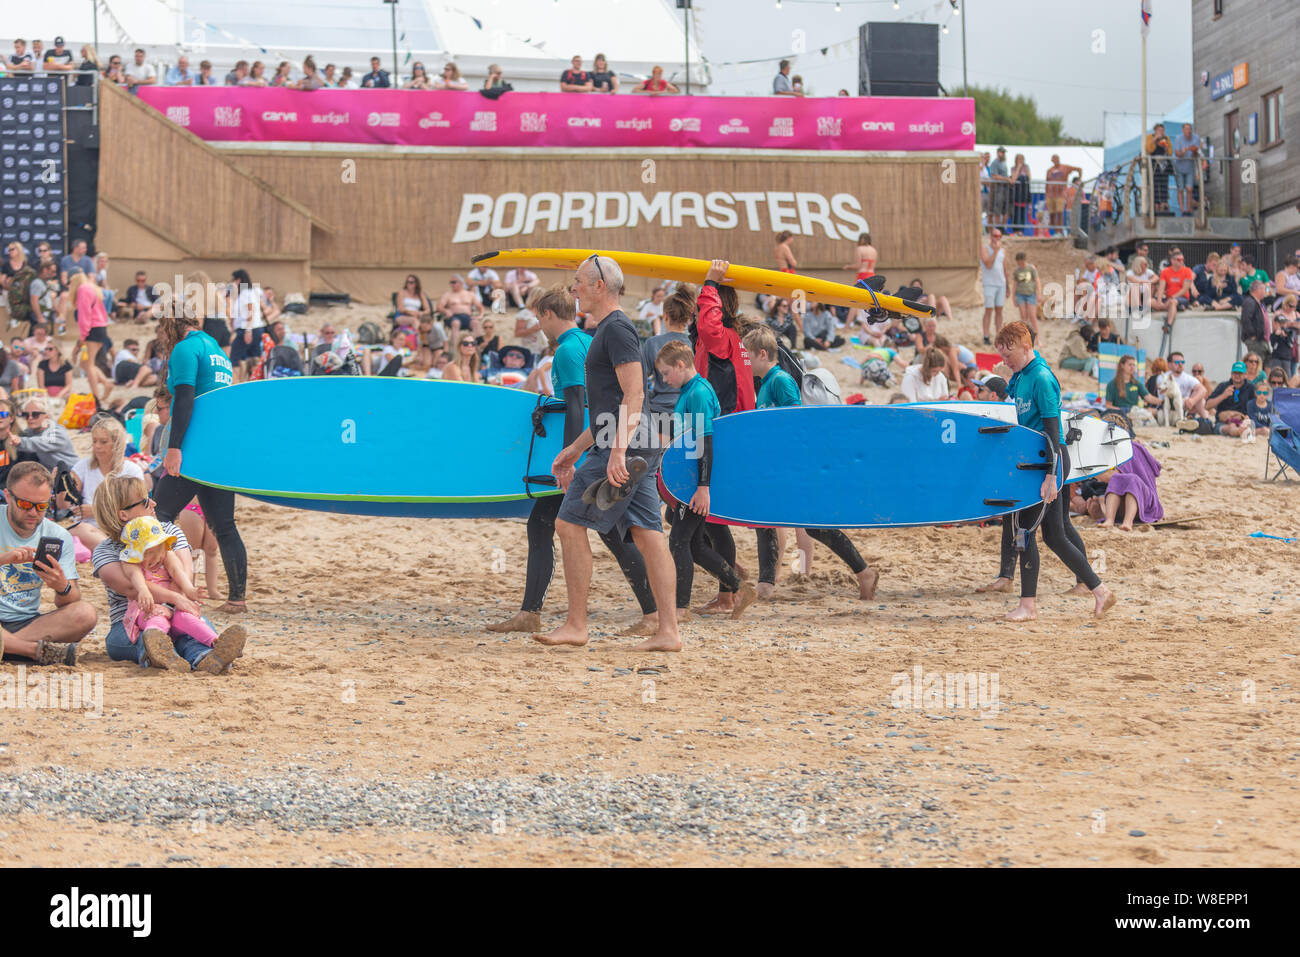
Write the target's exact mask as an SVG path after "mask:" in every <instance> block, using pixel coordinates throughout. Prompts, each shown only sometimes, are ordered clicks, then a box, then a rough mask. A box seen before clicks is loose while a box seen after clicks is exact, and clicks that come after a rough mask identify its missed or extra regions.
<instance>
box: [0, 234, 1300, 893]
mask: <svg viewBox="0 0 1300 957" xmlns="http://www.w3.org/2000/svg"><path fill="white" fill-rule="evenodd" d="M1075 258H1076V259H1077V258H1078V257H1077V256H1076V257H1075ZM1037 264H1038V266H1039V270H1040V273H1042V275H1043V278H1044V281H1047V280H1048V278H1049V270H1050V271H1053V272H1056V271H1059V270H1053V269H1052V267H1050V264H1047V263H1045V262H1043V261H1039V262H1038V263H1037ZM549 278H551V277H547V276H544V277H543V279H544V280H546V279H549ZM555 278H558V277H555ZM892 285H893V284H892V283H891V286H892ZM630 304H631V303H629V305H630ZM1012 313H1013V311H1012V309H1010V308H1008V310H1007V318H1008V319H1010V318H1012ZM381 314H382V310H380V309H376V308H366V307H354V308H351V309H335V310H330V311H328V312H326V311H324V310H313V311H312V312H310V313H309V314H308V315H307V316H304V317H295V318H294V319H293V320H291V324H292V328H293V329H294V330H295V331H303V330H304V329H305V330H307V331H309V332H312V333H313V334H314V331H315V329H316V328H317V327H318V326H319V324H320V322H321V320H322V319H323V318H324V317H325V316H326V315H328V317H329V319H330V321H332V322H333V323H334V324H335V325H337V326H340V327H342V326H345V325H351V327H352V328H353V329H354V330H355V328H356V326H357V324H358V323H359V322H360V321H362V319H364V318H371V317H374V316H376V315H381ZM979 316H980V311H979V310H978V309H973V308H960V309H958V310H957V319H956V320H955V322H951V323H950V322H947V321H945V322H943V323H942V324H941V326H940V331H941V332H943V333H944V334H945V335H948V336H949V337H950V338H952V339H954V341H957V342H962V343H965V344H967V345H972V346H973V345H974V344H975V343H977V342H978V341H979V334H978V325H979ZM508 325H509V324H508V323H502V322H498V328H499V329H504V328H505V327H506V326H508ZM137 328H138V327H137ZM1066 331H1067V329H1066V325H1065V324H1064V323H1061V322H1055V323H1048V324H1047V325H1046V327H1045V331H1044V335H1043V344H1042V346H1041V352H1042V354H1043V355H1044V356H1045V357H1046V358H1047V359H1048V361H1049V362H1051V363H1052V364H1053V365H1055V362H1056V359H1057V355H1058V353H1059V351H1060V346H1061V343H1062V341H1063V339H1064V336H1065V332H1066ZM128 334H131V328H130V327H127V326H121V325H119V326H114V328H113V337H114V339H115V340H118V341H120V339H122V338H124V336H125V335H128ZM849 354H852V350H851V349H845V350H841V351H840V352H839V353H838V354H835V353H832V354H831V355H830V356H829V357H827V359H826V361H825V365H826V367H827V368H830V369H832V370H833V371H834V372H835V374H836V376H837V378H838V379H839V380H840V381H841V383H842V384H843V385H844V386H845V387H846V388H845V392H846V394H847V393H849V392H854V391H862V392H864V393H865V394H866V395H867V397H868V401H870V402H884V401H886V400H887V398H888V393H889V391H890V390H886V389H879V388H872V387H865V388H863V387H859V386H857V384H856V371H855V370H853V369H851V368H850V367H849V366H847V365H844V364H843V363H842V362H840V357H841V356H842V355H849ZM1190 358H1195V357H1190ZM1058 374H1059V375H1060V378H1061V381H1062V383H1063V385H1064V387H1065V388H1066V389H1067V390H1070V389H1080V390H1083V389H1087V388H1089V386H1088V383H1089V382H1090V381H1091V380H1089V379H1087V378H1086V377H1085V376H1084V375H1083V374H1081V373H1074V372H1068V371H1061V372H1059V373H1058ZM1093 388H1095V385H1094V386H1093ZM1138 437H1139V438H1140V439H1142V440H1143V441H1144V442H1146V443H1147V444H1148V445H1149V446H1150V447H1151V451H1152V453H1153V454H1154V455H1155V457H1156V458H1157V459H1158V460H1159V461H1160V462H1161V464H1162V466H1163V469H1164V470H1163V473H1162V475H1161V477H1160V483H1159V491H1160V496H1161V498H1162V500H1163V502H1164V506H1165V511H1166V515H1167V516H1168V517H1170V518H1180V517H1200V520H1199V521H1196V522H1195V523H1192V524H1189V525H1186V526H1173V527H1165V528H1160V529H1147V528H1143V529H1139V530H1137V531H1134V532H1131V533H1125V532H1121V531H1110V530H1104V529H1095V528H1093V524H1092V522H1091V521H1090V520H1087V519H1077V520H1076V521H1077V523H1078V525H1079V528H1080V531H1081V534H1082V536H1083V539H1084V541H1085V543H1086V544H1087V546H1088V550H1089V557H1090V559H1091V560H1092V561H1093V563H1094V567H1096V568H1097V569H1098V571H1099V572H1100V573H1101V575H1102V578H1103V579H1104V580H1105V581H1106V582H1108V583H1109V584H1110V585H1111V586H1112V587H1113V588H1114V590H1115V591H1116V592H1117V593H1118V594H1119V595H1120V597H1121V599H1122V600H1121V602H1120V604H1119V605H1118V606H1117V607H1116V608H1115V609H1114V610H1113V611H1112V612H1111V614H1110V615H1109V616H1108V617H1107V618H1106V619H1104V620H1103V621H1101V622H1096V621H1094V620H1093V619H1092V618H1091V617H1090V611H1091V602H1090V601H1088V600H1086V599H1081V598H1075V597H1066V596H1065V595H1064V594H1063V593H1064V592H1065V591H1066V590H1067V589H1068V588H1069V587H1070V585H1071V584H1072V581H1071V580H1070V576H1069V575H1068V573H1067V571H1066V569H1065V568H1064V566H1062V565H1061V564H1060V562H1059V561H1057V560H1056V559H1055V557H1054V556H1051V554H1050V553H1049V552H1047V551H1044V553H1043V554H1044V559H1043V573H1042V575H1041V579H1040V589H1039V595H1040V599H1039V618H1038V620H1037V621H1035V622H1031V623H1028V624H1022V625H1008V624H1005V623H1003V622H1002V621H1001V618H1002V615H1004V614H1005V613H1006V612H1007V611H1008V610H1010V608H1012V607H1013V606H1014V604H1015V599H1014V597H1012V596H1008V595H977V594H975V593H974V589H975V588H976V586H978V585H982V584H984V583H986V582H988V581H990V580H991V579H992V578H993V577H994V576H995V575H996V572H997V559H998V537H999V530H998V529H997V528H984V529H980V528H974V527H962V528H950V529H940V528H923V529H898V530H884V531H870V532H861V531H855V532H851V533H850V537H851V538H852V539H853V541H854V542H855V544H856V545H857V546H858V548H859V549H860V550H861V551H862V553H863V555H864V557H866V559H867V560H868V562H869V563H870V564H871V565H872V566H873V567H875V568H877V569H878V570H879V571H880V576H881V577H880V584H879V590H878V592H877V594H876V598H875V600H873V601H870V602H863V601H859V600H857V599H856V597H855V595H856V589H855V587H854V582H853V579H852V577H851V575H850V574H849V572H848V570H847V569H846V568H845V567H844V566H843V565H841V564H840V563H839V562H838V560H836V559H835V557H834V556H833V555H831V553H830V552H829V551H827V550H826V549H824V548H819V549H818V551H817V553H816V556H815V560H814V565H813V568H812V571H811V573H810V574H809V575H806V576H794V575H792V574H791V573H790V572H789V569H790V567H791V563H792V560H793V558H794V556H795V554H796V553H795V552H794V550H793V542H791V545H790V550H789V551H788V552H787V553H786V555H785V556H784V562H785V567H786V569H787V572H786V574H785V576H784V577H783V578H782V580H781V582H780V583H779V584H778V587H777V592H776V595H775V597H774V598H773V600H771V601H770V602H760V603H759V604H757V605H755V606H754V607H753V608H752V609H751V610H750V611H749V613H748V614H747V615H746V616H745V618H744V619H743V620H741V621H739V622H733V621H730V620H718V621H714V620H704V619H697V620H695V621H692V622H690V623H688V624H686V625H684V626H683V636H684V640H685V643H686V647H685V650H684V652H683V653H682V654H676V655H665V654H652V655H637V654H634V653H631V652H630V651H629V650H628V649H629V647H630V646H631V645H632V644H633V643H634V642H635V641H636V640H637V639H632V638H623V637H619V634H618V633H619V632H620V631H621V630H622V629H623V628H625V627H626V626H627V625H629V624H631V623H632V622H633V621H634V620H636V618H637V617H638V613H637V609H636V605H635V602H634V601H633V598H632V596H631V594H630V593H629V591H628V589H627V587H626V585H625V583H624V581H623V579H622V577H621V576H620V574H619V573H618V569H617V567H616V566H615V565H614V562H613V560H612V559H611V558H610V556H609V555H608V554H607V553H606V552H605V551H604V550H603V549H601V548H599V543H597V548H596V549H594V555H595V572H594V581H593V586H592V592H591V603H590V607H591V613H592V614H591V621H592V640H591V643H590V645H589V646H587V647H586V648H583V649H580V650H563V651H561V650H551V649H546V648H543V647H541V646H539V645H537V644H535V643H534V642H533V641H531V640H530V639H529V638H528V637H527V636H526V635H510V636H499V635H495V634H491V633H488V632H487V631H486V630H485V629H484V626H485V625H487V624H488V623H491V622H495V621H499V620H501V619H503V618H505V617H507V616H508V615H509V614H511V613H512V612H513V611H514V610H516V608H517V607H518V601H519V598H520V596H521V593H522V588H523V579H524V571H523V566H524V560H525V556H526V550H527V547H526V540H525V531H524V525H523V523H522V522H517V521H498V522H492V521H416V520H410V521H393V522H382V521H379V520H376V519H370V518H357V517H348V516H335V515H327V514H320V513H313V512H299V511H292V510H288V509H282V508H278V507H275V506H271V505H265V504H261V503H257V502H253V501H250V500H246V499H241V500H239V504H238V511H237V515H238V518H239V522H240V528H241V532H242V534H243V536H244V540H245V542H246V543H247V546H248V552H249V578H250V584H249V595H248V600H249V605H250V613H249V614H247V615H246V616H243V617H242V618H240V619H239V620H240V621H242V622H243V623H245V624H247V625H248V626H249V628H250V630H251V632H252V637H251V639H250V640H249V642H248V647H247V649H246V653H245V657H244V658H243V659H241V660H240V661H239V662H238V663H237V664H236V666H235V670H234V673H233V674H231V675H229V676H226V677H221V678H214V677H209V676H197V675H196V676H191V675H182V674H172V673H164V672H159V671H152V670H151V671H144V670H141V669H139V668H136V667H134V666H131V665H127V664H123V663H114V662H110V661H109V660H108V658H107V656H106V655H105V653H104V644H103V636H104V634H105V632H106V631H107V603H106V600H105V596H104V590H103V588H102V586H101V585H100V584H99V583H98V582H97V581H94V580H93V579H90V567H89V565H82V566H80V571H81V573H82V576H83V585H84V594H86V595H87V596H88V597H89V598H90V599H91V600H92V601H93V602H94V603H95V605H96V607H97V608H98V609H99V611H100V615H101V621H100V624H99V626H98V627H97V628H96V630H95V633H94V634H93V635H92V636H91V637H90V638H88V639H87V640H86V641H84V642H83V643H82V646H81V650H80V655H79V663H78V667H77V669H76V670H77V672H79V673H89V674H91V675H102V681H103V713H102V716H98V717H96V716H92V715H90V714H87V713H85V712H84V711H82V712H77V711H57V710H46V709H30V708H25V709H14V710H9V709H4V710H0V812H2V813H3V821H2V822H0V839H2V840H0V862H3V863H4V864H11V865H13V864H16V865H21V866H34V865H41V866H60V865H92V866H93V865H112V866H121V865H127V864H133V863H138V864H140V865H143V866H159V865H167V866H196V865H208V866H211V865H216V864H232V865H241V864H251V865H259V866H279V865H338V866H352V865H424V864H442V865H500V864H510V865H521V864H524V865H526V864H537V865H556V864H560V865H564V864H570V865H600V866H607V865H665V864H679V865H681V864H686V865H717V864H721V865H754V864H759V865H761V864H769V863H777V864H786V865H789V864H848V865H855V864H856V865H891V866H909V865H958V866H998V865H1007V866H1018V867H1023V866H1039V865H1046V866H1065V865H1083V866H1091V865H1101V866H1113V865H1135V864H1136V865H1179V866H1200V865H1207V866H1215V865H1229V864H1238V865H1240V864H1246V863H1249V864H1250V865H1251V866H1269V865H1275V866H1281V865H1287V864H1291V863H1293V862H1294V860H1295V858H1296V854H1297V851H1298V850H1300V828H1298V827H1297V825H1296V823H1295V814H1294V809H1295V803H1296V799H1297V761H1298V760H1300V743H1298V742H1300V717H1297V714H1298V713H1300V710H1298V709H1297V708H1296V700H1295V698H1296V682H1297V680H1300V669H1297V659H1296V657H1295V656H1296V654H1297V641H1296V639H1297V630H1298V628H1300V594H1297V591H1296V580H1297V579H1296V574H1295V568H1296V564H1297V557H1298V556H1300V545H1294V544H1285V543H1283V542H1280V541H1273V540H1267V539H1265V540H1260V539H1252V538H1250V537H1249V534H1250V533H1251V532H1254V531H1257V530H1258V531H1264V532H1267V533H1270V534H1274V535H1281V536H1292V537H1295V536H1300V518H1298V517H1297V516H1298V515H1300V513H1298V512H1297V509H1296V501H1297V499H1296V495H1297V484H1296V483H1295V482H1291V483H1279V484H1266V483H1264V482H1263V481H1262V476H1263V469H1264V456H1265V448H1266V445H1265V443H1263V442H1256V443H1254V444H1245V443H1242V442H1240V441H1236V440H1231V439H1227V438H1221V437H1214V436H1208V437H1196V436H1186V435H1181V434H1179V433H1177V432H1176V431H1174V430H1172V429H1166V428H1156V427H1146V428H1139V430H1138ZM411 440H412V441H425V440H426V438H425V437H423V436H421V435H420V427H419V423H418V421H413V422H412V426H411ZM77 441H78V447H79V448H81V447H82V446H83V445H85V446H86V447H87V448H88V443H89V436H88V435H83V436H80V437H78V439H77ZM845 480H846V481H848V480H851V477H850V476H845ZM736 538H737V543H738V545H739V549H740V558H741V562H742V564H744V565H745V566H746V567H747V568H749V569H750V570H751V571H752V570H753V569H755V568H756V567H757V560H756V555H755V549H754V540H753V536H752V535H751V534H747V533H746V532H744V531H743V530H742V531H740V532H739V533H738V534H737V536H736ZM712 591H713V582H712V580H711V579H710V578H709V577H708V576H707V575H705V574H703V573H698V574H697V576H696V585H695V596H694V597H695V602H696V603H697V604H702V603H703V602H704V601H706V600H707V599H708V598H709V597H710V595H711V593H712ZM46 597H47V599H48V597H49V594H48V591H47V593H46ZM564 603H565V592H564V582H563V576H562V571H561V570H560V568H559V567H558V563H557V574H556V578H555V581H554V582H553V583H552V586H551V589H550V594H549V597H548V601H547V605H546V608H545V611H544V614H543V621H544V624H546V625H547V626H548V627H549V626H551V625H553V624H554V623H558V621H559V620H561V617H562V615H563V611H564ZM210 604H211V605H212V606H215V605H216V604H217V603H216V602H212V603H210ZM215 620H216V621H217V624H218V626H219V627H220V626H223V625H226V624H230V623H231V622H232V621H233V620H234V619H223V618H220V617H215ZM917 668H919V669H921V674H922V675H923V676H924V675H932V674H937V675H940V676H944V675H953V674H957V675H968V674H973V675H983V676H985V678H986V679H991V678H992V677H993V676H996V682H997V695H996V698H997V700H996V702H995V703H993V704H992V706H991V707H983V708H981V707H978V706H977V707H970V706H965V707H956V706H952V702H950V701H947V700H926V699H925V696H924V695H919V696H917V699H919V701H918V700H917V699H912V700H909V701H907V702H906V706H905V707H893V704H895V703H898V701H897V698H898V695H897V694H896V692H897V691H898V689H899V687H900V685H901V682H902V680H903V679H904V678H905V679H907V680H908V681H911V680H912V679H913V678H914V676H915V675H916V674H917V672H916V671H915V669H917ZM37 670H38V669H31V670H29V674H35V673H36V672H37ZM39 671H40V674H41V675H49V674H53V673H58V672H66V669H39ZM15 673H16V669H15V666H14V665H12V664H5V665H3V666H0V677H3V676H5V675H11V674H15ZM990 690H991V686H990ZM918 704H919V706H918ZM967 704H969V703H967ZM986 704H987V702H986Z"/></svg>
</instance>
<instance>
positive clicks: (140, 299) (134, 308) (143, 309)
mask: <svg viewBox="0 0 1300 957" xmlns="http://www.w3.org/2000/svg"><path fill="white" fill-rule="evenodd" d="M157 300H158V296H157V294H156V293H155V292H154V291H153V286H151V285H150V284H149V279H148V277H147V276H146V275H145V273H144V271H143V270H141V271H140V272H138V273H136V274H135V285H134V286H132V287H131V288H130V289H128V290H127V291H126V294H125V295H124V296H123V301H124V302H125V303H126V304H127V305H128V306H130V307H131V318H132V319H133V320H135V321H136V322H148V321H149V320H150V319H153V318H154V315H153V304H154V303H155V302H156V301H157Z"/></svg>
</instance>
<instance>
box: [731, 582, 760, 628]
mask: <svg viewBox="0 0 1300 957" xmlns="http://www.w3.org/2000/svg"><path fill="white" fill-rule="evenodd" d="M757 598H758V592H757V591H755V589H754V586H753V585H751V584H750V583H749V582H742V583H741V585H740V591H738V592H736V607H735V608H734V609H733V610H732V612H731V617H732V618H733V619H735V618H739V617H740V616H741V615H743V614H744V613H745V609H746V608H748V607H749V606H750V605H752V604H754V602H755V600H757Z"/></svg>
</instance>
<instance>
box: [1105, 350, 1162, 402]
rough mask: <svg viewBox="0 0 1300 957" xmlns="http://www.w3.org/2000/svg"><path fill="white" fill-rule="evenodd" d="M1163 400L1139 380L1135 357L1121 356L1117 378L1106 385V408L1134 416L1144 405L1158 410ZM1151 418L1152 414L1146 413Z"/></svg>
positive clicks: (1116, 369) (1116, 372) (1117, 367)
mask: <svg viewBox="0 0 1300 957" xmlns="http://www.w3.org/2000/svg"><path fill="white" fill-rule="evenodd" d="M1160 403H1161V399H1160V396H1158V395H1152V394H1151V393H1150V392H1148V391H1147V388H1146V386H1145V385H1143V384H1142V383H1141V382H1140V381H1139V380H1138V378H1137V360H1136V359H1134V358H1133V356H1121V357H1120V360H1119V365H1117V366H1116V367H1115V378H1113V379H1111V380H1110V382H1108V383H1106V408H1108V409H1119V410H1120V411H1121V412H1123V413H1125V414H1126V415H1130V416H1131V415H1133V413H1134V410H1135V409H1139V410H1140V409H1141V407H1142V406H1143V405H1147V406H1150V407H1151V408H1158V407H1159V406H1160ZM1146 414H1147V415H1148V416H1150V413H1149V412H1148V413H1146Z"/></svg>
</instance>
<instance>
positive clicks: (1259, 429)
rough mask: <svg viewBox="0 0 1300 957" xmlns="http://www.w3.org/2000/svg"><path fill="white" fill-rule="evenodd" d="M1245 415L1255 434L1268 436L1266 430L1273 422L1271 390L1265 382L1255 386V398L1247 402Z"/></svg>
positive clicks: (1259, 436)
mask: <svg viewBox="0 0 1300 957" xmlns="http://www.w3.org/2000/svg"><path fill="white" fill-rule="evenodd" d="M1278 371H1281V370H1278ZM1246 415H1247V416H1248V417H1249V419H1250V424H1251V426H1252V427H1253V428H1254V430H1255V435H1256V436H1257V437H1258V438H1261V439H1266V438H1268V430H1269V428H1270V427H1271V426H1272V424H1273V390H1272V388H1270V387H1269V385H1268V383H1267V382H1261V383H1260V384H1259V385H1257V386H1255V399H1254V401H1253V402H1249V403H1247V405H1246Z"/></svg>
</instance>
